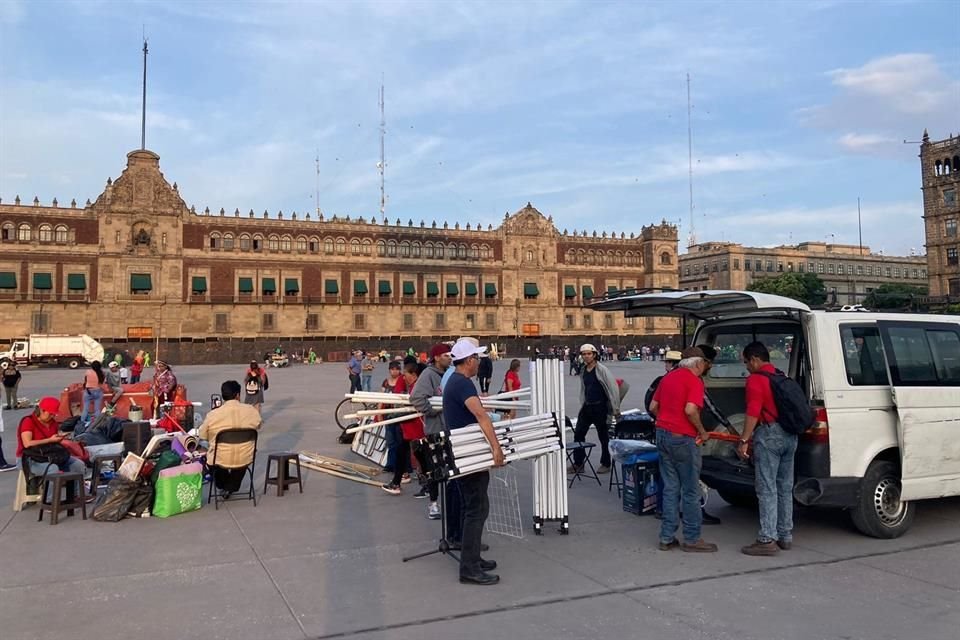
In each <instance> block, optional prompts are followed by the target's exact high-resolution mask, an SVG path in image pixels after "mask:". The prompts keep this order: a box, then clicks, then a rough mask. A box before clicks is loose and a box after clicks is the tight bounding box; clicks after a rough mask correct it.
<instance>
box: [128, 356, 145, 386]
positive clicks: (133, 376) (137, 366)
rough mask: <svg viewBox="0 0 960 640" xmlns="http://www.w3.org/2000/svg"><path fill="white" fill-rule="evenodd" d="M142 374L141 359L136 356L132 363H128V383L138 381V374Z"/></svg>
mask: <svg viewBox="0 0 960 640" xmlns="http://www.w3.org/2000/svg"><path fill="white" fill-rule="evenodd" d="M142 375H143V359H141V358H138V359H136V360H134V361H133V364H132V365H130V383H131V384H136V383H138V382H140V376H142Z"/></svg>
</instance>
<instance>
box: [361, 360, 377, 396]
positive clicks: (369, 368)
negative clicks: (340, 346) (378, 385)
mask: <svg viewBox="0 0 960 640" xmlns="http://www.w3.org/2000/svg"><path fill="white" fill-rule="evenodd" d="M376 368H377V360H376V358H375V357H374V356H373V354H372V353H364V355H363V361H362V362H361V363H360V386H361V387H362V388H363V390H364V391H373V389H371V388H370V387H371V385H372V384H373V370H374V369H376Z"/></svg>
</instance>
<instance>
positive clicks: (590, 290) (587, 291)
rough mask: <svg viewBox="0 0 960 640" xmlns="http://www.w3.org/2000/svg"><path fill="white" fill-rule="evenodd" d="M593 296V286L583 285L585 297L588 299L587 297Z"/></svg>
mask: <svg viewBox="0 0 960 640" xmlns="http://www.w3.org/2000/svg"><path fill="white" fill-rule="evenodd" d="M592 297H593V287H591V286H590V285H588V284H585V285H583V299H584V300H586V299H587V298H592Z"/></svg>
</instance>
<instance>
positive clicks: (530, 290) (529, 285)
mask: <svg viewBox="0 0 960 640" xmlns="http://www.w3.org/2000/svg"><path fill="white" fill-rule="evenodd" d="M523 295H525V296H533V297H536V296H538V295H540V289H538V288H537V283H536V282H524V283H523Z"/></svg>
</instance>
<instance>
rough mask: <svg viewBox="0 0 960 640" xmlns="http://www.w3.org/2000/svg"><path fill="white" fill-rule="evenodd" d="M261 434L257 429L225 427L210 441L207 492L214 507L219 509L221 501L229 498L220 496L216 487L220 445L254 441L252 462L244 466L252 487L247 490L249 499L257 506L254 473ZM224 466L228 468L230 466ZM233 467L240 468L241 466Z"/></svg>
mask: <svg viewBox="0 0 960 640" xmlns="http://www.w3.org/2000/svg"><path fill="white" fill-rule="evenodd" d="M259 435H260V432H259V431H258V430H257V429H250V428H243V429H224V430H223V431H221V432H219V433H218V434H217V435H216V437H215V438H214V439H213V441H212V442H211V443H210V449H211V450H213V457H212V458H211V459H210V460H208V461H207V471H208V472H209V473H210V490H209V492H208V493H207V504H210V501H211V500H213V507H214V509H219V508H220V503H221V502H226V501H227V498H224V497H221V496H220V493H219V491H217V487H216V485H217V481H216V473H217V472H216V467H217V455H218V454H220V453H221V449H220V447H222V446H224V445H226V446H227V447H228V448H229V447H230V446H238V445H242V444H247V443H249V442H252V443H253V454H252V455H251V456H250V462H248V463H247V465H246V467H243V468H245V469H246V471H247V473H246V474H245V475H249V476H250V488H249V489H248V491H247V500H253V506H257V494H256V490H255V489H254V486H253V473H254V471H255V469H256V464H257V437H258V436H259ZM223 468H224V469H228V468H230V467H223ZM232 468H235V469H240V468H241V467H232ZM241 485H242V481H241Z"/></svg>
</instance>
